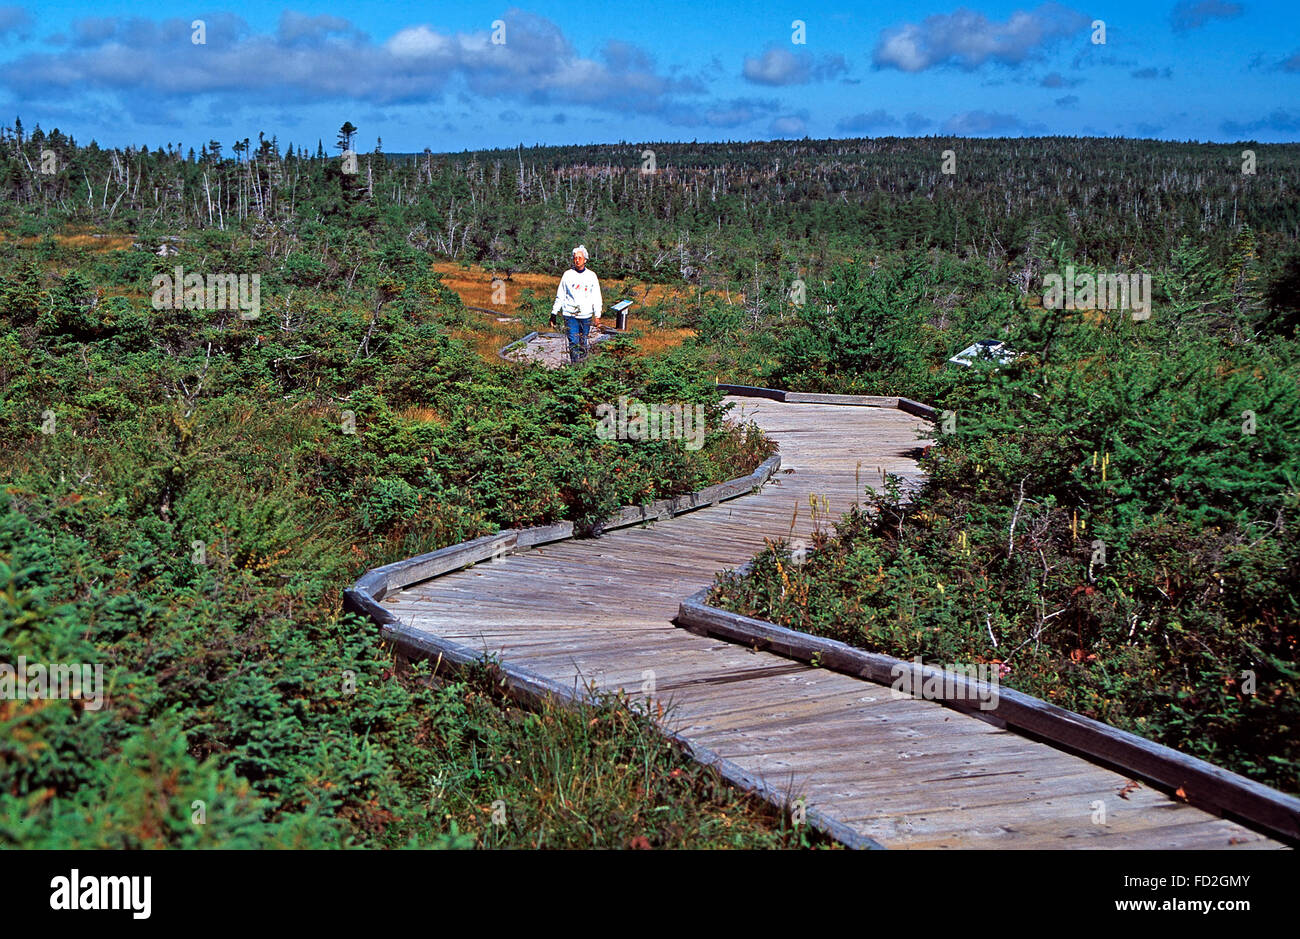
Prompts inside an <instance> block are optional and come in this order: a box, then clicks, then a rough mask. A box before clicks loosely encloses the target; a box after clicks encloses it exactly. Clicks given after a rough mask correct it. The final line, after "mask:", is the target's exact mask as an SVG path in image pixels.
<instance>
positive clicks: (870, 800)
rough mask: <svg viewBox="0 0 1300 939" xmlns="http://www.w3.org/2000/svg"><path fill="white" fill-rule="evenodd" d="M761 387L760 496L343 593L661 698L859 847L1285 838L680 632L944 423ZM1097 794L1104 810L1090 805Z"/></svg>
mask: <svg viewBox="0 0 1300 939" xmlns="http://www.w3.org/2000/svg"><path fill="white" fill-rule="evenodd" d="M759 394H761V395H762V396H760V397H749V396H746V397H740V396H731V397H728V398H727V399H726V401H727V403H729V404H731V405H733V409H732V417H733V419H741V420H753V421H755V422H756V423H757V424H759V426H761V427H762V428H763V429H764V431H765V432H767V433H768V434H770V435H771V436H772V437H773V438H775V439H776V440H777V441H778V442H779V443H780V445H781V463H780V470H779V471H777V472H776V473H774V474H773V475H772V477H771V479H770V480H769V481H768V482H767V483H766V484H765V485H763V486H762V488H761V489H760V490H759V491H758V492H756V493H753V494H748V495H744V497H743V498H738V499H733V500H732V501H728V502H719V503H715V504H713V505H710V506H707V507H703V508H696V509H695V510H694V511H691V512H689V513H687V514H683V515H679V516H677V517H671V518H669V517H664V518H660V519H659V520H657V521H654V522H651V523H649V524H645V525H643V526H638V527H630V528H623V529H621V530H617V531H608V530H607V531H606V532H605V533H604V534H602V535H601V536H600V537H599V538H595V539H576V540H561V541H554V542H551V543H548V544H540V545H538V546H537V547H534V548H533V549H532V550H528V551H524V552H521V553H517V554H513V555H511V556H509V557H506V558H505V559H504V560H503V561H501V562H500V563H489V564H478V565H476V566H475V567H472V568H468V569H464V570H457V571H452V572H450V573H445V574H443V575H442V576H438V577H435V578H434V579H430V580H426V581H423V582H421V583H416V584H410V585H403V584H400V583H398V582H397V581H390V582H387V584H386V585H387V587H388V592H387V593H385V594H384V595H383V597H382V599H381V600H380V601H378V602H375V601H373V600H370V599H369V598H362V597H360V596H359V595H357V594H355V593H354V592H349V593H350V594H352V596H351V597H350V598H349V599H348V602H349V603H350V604H351V605H352V606H354V607H357V608H358V609H364V610H365V611H366V612H368V613H370V614H372V615H373V614H374V612H375V611H376V608H377V609H378V611H379V612H381V613H382V614H385V618H386V619H391V621H390V622H389V623H388V624H387V625H385V626H384V627H383V632H384V635H385V636H386V637H387V638H390V639H392V640H394V641H397V642H399V644H401V645H402V647H403V648H406V649H409V650H412V651H414V652H415V653H417V654H426V655H439V654H444V653H445V652H446V650H448V649H454V650H456V655H455V656H452V658H451V659H448V660H449V661H452V660H454V659H455V658H456V657H457V656H458V657H460V658H461V659H465V658H467V657H468V658H473V657H476V656H479V657H481V656H482V655H483V654H484V653H489V654H491V655H494V656H497V657H498V658H499V662H500V664H501V666H502V667H503V668H504V670H505V671H506V673H507V674H508V675H514V676H516V677H517V678H518V681H519V683H520V687H521V688H523V689H524V690H525V691H527V692H529V693H541V692H542V691H543V690H545V689H550V692H555V690H556V689H559V690H561V691H563V692H564V693H565V694H569V695H585V694H590V693H592V692H596V691H615V690H620V689H621V690H623V691H625V692H627V693H628V694H629V695H630V696H631V697H633V698H636V699H639V700H645V699H647V698H648V699H651V702H650V703H652V704H653V705H656V706H657V705H660V704H662V705H664V706H665V707H666V712H665V714H664V716H663V717H662V719H661V725H662V726H663V728H664V730H665V732H666V733H668V734H670V735H672V736H675V737H676V738H677V739H679V740H681V741H683V742H685V743H687V744H688V745H689V746H690V747H692V748H693V749H694V750H696V751H698V752H700V753H707V754H709V756H710V758H712V759H715V760H717V761H720V762H719V765H723V764H725V766H726V767H727V768H728V772H729V773H731V776H729V777H728V778H731V779H733V781H735V780H740V781H741V784H745V785H748V786H750V787H751V788H754V789H755V791H758V792H760V794H763V795H764V797H765V798H769V800H770V801H773V802H774V803H777V804H788V803H791V802H793V801H794V800H795V799H798V798H804V799H805V800H806V804H807V806H808V811H809V819H810V822H811V821H812V820H813V819H814V818H815V819H816V820H818V821H817V823H818V825H819V827H822V828H823V830H827V831H834V832H838V835H837V837H839V836H843V837H844V838H846V839H850V838H854V839H857V841H856V842H855V843H856V844H857V845H858V846H871V845H873V844H879V845H883V846H886V847H898V848H912V847H918V848H919V847H924V848H984V847H998V848H1003V847H1005V848H1028V847H1037V848H1041V847H1060V848H1075V847H1086V848H1098V847H1124V848H1132V847H1140V848H1204V847H1213V848H1228V847H1280V846H1282V845H1281V844H1280V843H1279V842H1277V841H1274V840H1271V839H1269V838H1267V837H1265V836H1263V835H1261V834H1259V833H1258V832H1256V831H1254V830H1251V829H1250V828H1247V827H1244V826H1243V825H1241V824H1238V823H1237V822H1235V821H1230V820H1225V819H1222V818H1219V817H1216V816H1215V815H1214V814H1211V813H1209V812H1206V811H1202V810H1201V809H1199V808H1195V807H1192V806H1190V805H1187V804H1185V803H1183V802H1180V801H1178V800H1176V799H1174V798H1172V797H1171V796H1169V795H1167V794H1165V793H1164V792H1162V791H1159V790H1158V789H1155V788H1152V787H1149V786H1141V787H1139V788H1138V789H1137V790H1136V791H1133V790H1132V787H1131V786H1129V778H1128V776H1127V775H1126V774H1123V773H1120V772H1115V771H1113V770H1111V769H1107V768H1104V767H1102V766H1099V765H1097V764H1095V763H1093V762H1090V761H1089V760H1086V759H1084V758H1082V757H1080V756H1077V755H1074V754H1072V753H1067V752H1064V751H1062V750H1058V749H1055V748H1053V747H1051V746H1048V745H1046V744H1044V743H1041V742H1037V741H1035V740H1030V739H1028V738H1026V737H1022V736H1019V735H1018V734H1016V733H1012V732H1009V731H1008V730H1006V729H1003V728H1002V727H1000V726H999V725H998V721H996V720H992V721H990V720H987V719H980V717H979V716H978V715H970V714H966V713H963V712H961V711H957V710H953V709H952V708H947V707H944V706H943V705H942V704H939V703H936V702H932V701H921V700H914V699H912V698H898V697H896V696H894V695H892V694H891V692H890V689H889V688H888V687H887V686H882V685H880V684H877V683H875V682H873V681H869V680H866V679H864V678H861V677H857V676H856V675H852V674H843V673H842V672H839V671H834V670H831V669H826V668H814V667H812V666H810V665H808V664H805V663H801V662H793V661H792V660H791V658H789V657H788V656H782V655H776V654H773V652H770V651H755V650H754V649H752V648H748V647H746V645H744V644H738V643H733V642H728V641H723V640H720V639H718V638H716V637H712V636H708V635H699V634H696V633H693V632H690V631H688V630H686V629H683V628H678V627H676V626H675V625H674V623H673V618H674V617H675V616H676V615H677V614H678V612H679V608H680V607H681V604H682V601H683V600H684V599H686V598H689V597H691V596H692V595H693V594H698V593H699V592H700V591H701V590H704V589H706V588H707V587H708V586H709V585H710V584H711V583H712V581H713V578H714V576H715V574H717V573H718V572H719V571H722V570H725V569H729V568H730V569H734V568H736V567H738V566H740V565H742V564H744V563H745V562H747V561H748V560H749V559H750V558H751V557H752V556H753V555H754V554H756V553H758V552H759V551H761V550H762V549H763V547H764V544H765V542H767V541H775V540H792V539H802V540H804V541H810V540H811V535H812V533H813V531H814V530H815V529H816V528H821V529H825V530H831V529H833V523H834V521H835V520H836V519H837V518H838V517H839V515H840V514H842V513H843V512H845V511H847V510H848V509H849V507H850V506H851V505H852V504H853V503H855V502H857V501H858V500H860V499H861V497H862V496H863V494H864V493H865V492H866V491H867V490H868V489H870V488H879V487H880V486H882V485H883V481H884V475H885V474H894V475H897V476H898V477H900V479H901V483H902V487H903V489H904V491H905V492H910V491H914V490H915V489H916V488H918V487H919V486H920V484H921V482H922V474H921V472H920V470H919V467H918V466H917V464H916V462H915V460H914V459H913V455H914V454H915V453H916V452H917V450H918V448H919V447H922V446H924V445H925V444H926V443H928V442H929V441H928V436H927V435H928V433H929V425H928V424H927V423H926V422H925V421H924V420H922V419H920V418H918V417H917V416H916V415H915V414H911V413H908V412H907V411H906V410H903V409H902V407H903V405H902V402H901V401H900V402H899V406H898V407H893V408H880V407H871V406H866V405H863V404H857V403H856V402H855V403H854V404H855V406H849V407H845V406H843V405H841V404H824V403H792V402H788V401H781V400H779V399H778V398H777V395H782V396H783V395H784V392H779V391H778V390H775V389H762V390H760V391H759ZM909 403H912V404H914V402H909ZM924 407H925V406H923V405H917V408H916V409H917V410H920V409H922V408H924ZM752 489H753V486H748V487H745V488H744V491H745V492H746V493H748V492H751V490H752ZM515 537H516V540H517V541H518V540H519V536H518V535H516V536H515ZM478 550H482V549H481V548H479V549H478ZM435 553H436V552H435ZM403 563H405V562H403ZM412 569H413V568H408V569H406V573H407V574H409V573H410V572H411V570H412ZM371 583H372V585H373V581H372V582H371ZM769 644H770V643H769ZM784 651H786V652H787V653H788V652H790V651H791V650H790V649H786V650H784ZM877 677H878V676H877ZM512 680H514V679H512ZM1121 792H1124V793H1125V797H1123V798H1121V796H1120V793H1121ZM1097 802H1101V803H1104V805H1105V808H1106V812H1107V816H1106V824H1104V825H1103V824H1094V823H1093V820H1092V819H1093V817H1094V813H1095V811H1096V810H1095V808H1094V803H1097Z"/></svg>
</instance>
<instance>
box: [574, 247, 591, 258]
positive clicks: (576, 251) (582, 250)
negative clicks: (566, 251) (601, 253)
mask: <svg viewBox="0 0 1300 939" xmlns="http://www.w3.org/2000/svg"><path fill="white" fill-rule="evenodd" d="M573 253H574V254H580V255H582V256H583V258H585V259H586V260H591V256H590V255H588V254H587V246H586V245H578V247H576V248H574V249H573Z"/></svg>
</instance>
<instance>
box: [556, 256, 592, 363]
mask: <svg viewBox="0 0 1300 939" xmlns="http://www.w3.org/2000/svg"><path fill="white" fill-rule="evenodd" d="M601 312H602V302H601V297H600V281H599V280H598V279H597V278H596V275H595V273H594V272H593V271H589V270H587V249H586V247H585V246H583V245H578V247H576V248H574V249H573V267H571V268H569V269H568V270H567V271H565V272H564V276H563V277H561V278H560V286H559V288H558V289H557V290H556V291H555V303H554V305H553V306H552V307H551V323H552V325H554V323H555V317H556V314H558V313H563V314H564V322H565V325H566V326H567V327H568V330H567V332H568V336H569V361H570V362H577V361H579V360H580V359H582V358H584V357H585V356H586V354H587V344H588V337H589V335H590V333H591V327H592V326H593V325H595V326H599V325H600V314H601Z"/></svg>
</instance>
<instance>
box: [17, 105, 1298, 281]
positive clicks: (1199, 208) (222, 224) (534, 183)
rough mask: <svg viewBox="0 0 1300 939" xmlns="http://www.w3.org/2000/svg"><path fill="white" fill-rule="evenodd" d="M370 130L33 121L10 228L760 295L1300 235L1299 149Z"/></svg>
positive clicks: (1211, 249) (1280, 249) (1123, 262)
mask: <svg viewBox="0 0 1300 939" xmlns="http://www.w3.org/2000/svg"><path fill="white" fill-rule="evenodd" d="M355 134H356V128H355V127H353V126H352V125H351V124H345V125H344V126H343V128H341V129H340V133H339V136H338V140H337V141H336V142H335V143H334V145H333V146H332V147H331V148H329V149H328V150H327V149H326V147H325V146H324V145H323V143H322V142H321V141H317V142H316V145H315V147H314V148H308V147H299V146H295V145H294V144H293V143H289V144H287V145H281V143H280V142H279V139H278V138H277V137H274V136H273V137H270V138H267V137H266V136H265V134H264V133H259V134H258V135H257V139H256V140H250V139H249V138H244V139H242V140H237V141H234V142H233V144H232V145H231V146H230V148H229V151H230V152H229V154H227V153H226V150H225V148H224V147H223V145H222V144H221V143H220V142H218V141H210V142H208V143H206V144H203V145H201V146H200V147H199V149H198V151H197V152H196V151H195V150H194V148H193V147H192V146H190V147H188V148H185V147H184V146H183V145H182V144H170V143H169V144H167V145H166V146H162V147H157V148H155V149H152V150H151V149H149V148H148V147H141V148H134V147H129V148H126V149H116V150H106V149H101V148H99V147H98V146H96V145H95V144H93V143H92V144H90V145H89V146H80V145H78V144H77V143H76V142H75V141H74V140H73V139H72V138H71V137H68V136H66V135H64V134H62V133H60V132H59V131H57V130H55V131H51V132H49V133H45V132H43V131H41V130H40V128H39V126H38V127H37V128H36V129H35V130H33V131H32V132H31V134H30V135H25V134H24V132H23V130H22V125H21V121H17V122H16V123H15V128H13V129H12V130H10V129H6V133H5V134H4V136H3V140H0V168H3V184H2V185H3V187H4V194H5V197H6V200H7V201H8V202H10V203H11V206H10V208H9V211H10V212H12V213H16V217H11V218H9V219H8V220H7V224H8V225H9V226H10V227H17V229H18V230H19V232H20V233H23V232H26V233H27V234H39V233H40V232H41V231H45V230H50V229H51V228H52V227H56V226H59V225H65V224H69V223H71V224H74V225H87V226H96V227H109V228H113V229H117V230H122V231H131V232H144V233H147V232H149V231H152V230H157V231H176V230H183V229H187V228H222V229H228V228H236V227H250V228H251V229H253V230H254V231H256V232H260V233H263V234H265V235H267V236H268V237H272V236H274V237H275V238H276V239H278V240H282V241H284V242H286V243H287V244H286V253H287V251H288V250H290V249H295V250H298V246H297V243H298V242H299V241H306V240H308V239H309V236H310V234H311V232H312V230H313V229H314V228H315V227H316V226H319V225H321V224H333V223H339V222H341V223H344V224H349V223H351V224H356V225H360V226H364V227H366V228H367V229H371V230H373V229H375V228H376V227H383V228H386V229H389V234H400V236H401V237H402V238H404V239H405V240H406V241H407V242H408V243H409V244H410V245H411V246H413V247H416V248H419V249H422V250H427V251H429V252H431V253H433V254H436V255H439V256H443V257H446V258H451V259H456V260H465V261H472V262H478V263H483V264H487V265H491V266H494V267H498V268H501V269H506V270H525V269H528V270H538V269H543V270H544V269H549V268H554V267H556V266H557V265H562V264H563V263H564V261H565V259H566V258H567V256H568V251H569V249H571V248H572V246H573V244H575V243H577V242H578V241H582V242H584V243H586V244H587V245H588V247H589V248H590V249H591V250H592V264H593V269H596V270H598V271H599V272H600V273H601V274H602V275H608V276H628V275H636V276H642V277H646V276H649V277H655V278H659V279H663V280H674V281H685V282H690V283H701V284H711V285H721V284H723V283H749V284H753V283H754V282H755V281H758V282H759V283H758V288H759V289H760V290H762V289H766V287H767V284H768V282H769V281H771V280H776V281H780V280H781V278H782V277H786V278H788V277H792V276H796V272H803V273H813V274H817V275H821V274H824V273H825V271H826V269H827V268H826V265H827V264H828V263H830V262H832V261H833V260H835V259H838V258H843V257H847V256H848V255H851V254H853V253H855V252H868V253H870V252H877V251H879V252H887V251H891V250H905V251H906V250H927V249H944V250H947V251H951V252H953V253H955V254H957V255H959V256H964V257H980V258H984V259H985V260H986V261H988V262H990V263H993V264H994V265H998V266H1004V267H1005V268H1006V270H1007V271H1008V276H1009V277H1010V278H1012V279H1013V281H1015V282H1017V283H1019V284H1021V285H1023V286H1025V287H1026V288H1029V287H1030V286H1031V284H1030V281H1032V280H1033V278H1034V277H1035V276H1036V275H1037V274H1038V273H1039V271H1040V270H1041V268H1042V267H1043V266H1044V264H1045V263H1046V262H1047V261H1048V260H1049V259H1050V258H1052V257H1066V258H1069V259H1071V260H1073V261H1076V262H1079V263H1083V264H1091V265H1098V266H1109V267H1122V268H1132V267H1149V266H1152V265H1156V264H1159V263H1161V262H1163V260H1164V259H1166V258H1168V256H1169V254H1170V252H1171V250H1172V248H1173V247H1174V246H1175V245H1177V244H1179V243H1180V241H1181V240H1182V239H1183V238H1189V239H1191V240H1192V241H1193V242H1195V243H1197V244H1198V245H1201V246H1203V247H1205V248H1206V249H1207V251H1208V256H1209V258H1210V260H1211V261H1214V262H1219V263H1226V262H1227V260H1228V259H1229V257H1230V256H1231V253H1232V245H1233V239H1234V236H1235V234H1236V232H1238V231H1239V230H1240V229H1242V228H1243V227H1244V226H1249V228H1250V229H1252V230H1253V231H1254V232H1255V236H1256V238H1257V239H1258V245H1259V254H1260V258H1261V261H1262V262H1263V263H1264V264H1265V266H1266V267H1268V268H1270V269H1272V268H1275V267H1277V266H1279V265H1280V264H1281V260H1282V259H1283V258H1284V257H1285V256H1286V255H1287V254H1288V253H1290V252H1292V251H1293V250H1294V248H1295V245H1296V244H1297V242H1298V241H1300V199H1297V197H1296V194H1297V191H1298V190H1300V185H1298V184H1300V145H1293V144H1268V145H1256V144H1251V143H1241V144H1194V143H1168V142H1159V141H1150V140H1126V139H1119V138H1069V137H1045V138H1022V139H998V140H976V139H964V138H945V137H926V138H906V139H904V138H883V139H874V140H872V139H860V140H838V141H837V140H822V141H809V140H805V141H774V142H766V143H764V142H759V143H744V144H725V143H724V144H700V143H649V144H641V143H620V144H609V145H599V146H596V145H593V146H573V147H530V148H523V147H521V148H519V149H517V150H493V151H478V152H463V153H459V154H435V153H433V152H432V151H431V150H425V151H424V152H423V153H418V154H399V155H387V154H384V153H383V152H382V151H381V149H380V146H378V145H377V146H376V148H375V149H374V150H373V151H372V152H370V153H362V154H357V155H356V156H355V157H354V160H353V161H352V162H351V165H348V164H345V161H344V158H343V156H342V154H343V153H344V152H345V150H347V148H349V147H350V146H351V145H352V141H353V139H354V135H355ZM946 151H951V153H950V154H946V153H945V152H946ZM1252 155H1253V156H1252ZM43 157H44V159H43ZM945 162H946V163H947V168H948V169H950V170H952V172H951V173H945V172H944V171H943V170H944V168H945ZM353 169H354V170H355V172H350V170H353ZM1251 170H1253V172H1251Z"/></svg>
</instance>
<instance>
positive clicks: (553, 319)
mask: <svg viewBox="0 0 1300 939" xmlns="http://www.w3.org/2000/svg"><path fill="white" fill-rule="evenodd" d="M551 325H552V326H554V325H555V314H554V313H552V314H551Z"/></svg>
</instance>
